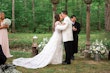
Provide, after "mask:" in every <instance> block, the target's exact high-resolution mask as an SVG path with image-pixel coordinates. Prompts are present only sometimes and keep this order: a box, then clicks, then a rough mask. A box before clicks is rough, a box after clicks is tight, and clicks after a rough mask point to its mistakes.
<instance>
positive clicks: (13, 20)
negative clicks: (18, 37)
mask: <svg viewBox="0 0 110 73" xmlns="http://www.w3.org/2000/svg"><path fill="white" fill-rule="evenodd" d="M14 4H15V0H12V31H11V32H13V33H14V32H15V5H14Z"/></svg>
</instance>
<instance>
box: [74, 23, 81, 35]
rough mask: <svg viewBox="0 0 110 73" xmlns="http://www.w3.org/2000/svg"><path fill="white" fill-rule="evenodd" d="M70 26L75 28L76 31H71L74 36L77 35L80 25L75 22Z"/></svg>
mask: <svg viewBox="0 0 110 73" xmlns="http://www.w3.org/2000/svg"><path fill="white" fill-rule="evenodd" d="M72 26H74V27H75V28H77V31H73V33H74V35H78V34H79V32H80V23H78V22H75V23H74V24H73V25H72Z"/></svg>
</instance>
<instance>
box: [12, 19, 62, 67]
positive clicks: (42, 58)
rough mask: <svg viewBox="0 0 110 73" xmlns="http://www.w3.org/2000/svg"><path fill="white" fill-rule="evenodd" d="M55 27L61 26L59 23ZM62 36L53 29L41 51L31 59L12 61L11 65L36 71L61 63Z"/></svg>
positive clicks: (59, 31)
mask: <svg viewBox="0 0 110 73" xmlns="http://www.w3.org/2000/svg"><path fill="white" fill-rule="evenodd" d="M55 25H56V26H57V25H61V23H60V22H59V21H57V22H56V23H55ZM62 50H63V49H62V35H61V30H60V29H57V28H55V31H54V33H53V35H52V37H51V38H50V40H49V42H48V43H47V45H46V46H45V47H44V48H43V50H42V51H41V52H40V53H39V54H38V55H36V56H34V57H33V58H18V59H15V60H13V64H14V65H17V66H22V67H25V68H31V69H37V68H43V67H45V66H47V65H48V64H61V63H62Z"/></svg>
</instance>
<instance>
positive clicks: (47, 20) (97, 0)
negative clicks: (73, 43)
mask: <svg viewBox="0 0 110 73" xmlns="http://www.w3.org/2000/svg"><path fill="white" fill-rule="evenodd" d="M34 4H35V24H34V21H33V13H32V0H15V26H16V31H17V32H33V31H34V30H36V31H35V32H36V33H46V32H51V31H52V28H51V27H52V4H51V2H50V0H41V1H40V0H39V1H37V0H35V1H34ZM0 5H1V6H0V11H4V12H5V14H6V17H8V18H10V19H11V18H12V8H11V7H12V1H11V0H0ZM65 5H66V4H65V0H64V1H63V0H60V2H59V4H58V5H57V13H61V11H62V10H65ZM67 5H68V13H69V14H68V15H69V16H71V15H73V14H74V15H76V16H77V20H78V22H80V23H81V27H82V31H85V29H86V28H85V26H86V4H85V3H84V1H83V0H68V4H67ZM98 6H100V9H98ZM104 7H105V1H104V0H93V1H92V4H91V21H90V22H91V31H93V30H97V27H98V22H99V20H100V24H101V25H100V26H101V29H104ZM98 11H100V13H99V14H98ZM98 16H99V19H98ZM10 29H11V27H10Z"/></svg>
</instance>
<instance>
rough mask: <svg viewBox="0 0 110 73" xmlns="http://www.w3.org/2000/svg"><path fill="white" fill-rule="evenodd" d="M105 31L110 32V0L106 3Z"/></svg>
mask: <svg viewBox="0 0 110 73" xmlns="http://www.w3.org/2000/svg"><path fill="white" fill-rule="evenodd" d="M105 29H106V31H109V32H110V0H106V3H105Z"/></svg>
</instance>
